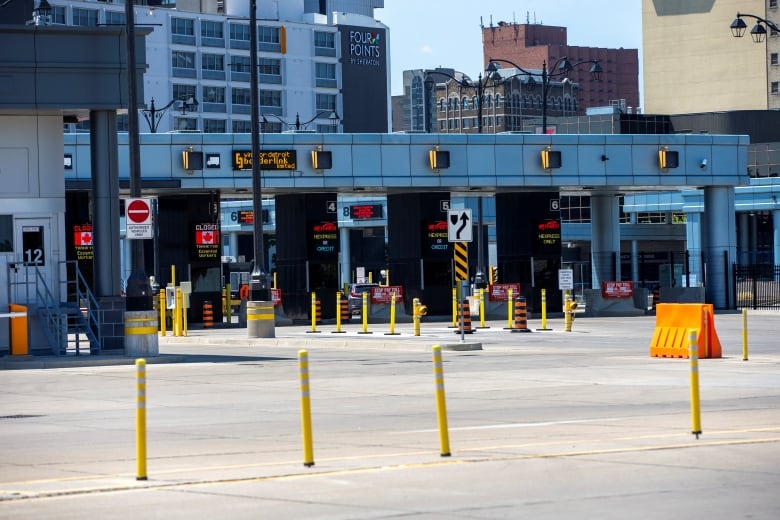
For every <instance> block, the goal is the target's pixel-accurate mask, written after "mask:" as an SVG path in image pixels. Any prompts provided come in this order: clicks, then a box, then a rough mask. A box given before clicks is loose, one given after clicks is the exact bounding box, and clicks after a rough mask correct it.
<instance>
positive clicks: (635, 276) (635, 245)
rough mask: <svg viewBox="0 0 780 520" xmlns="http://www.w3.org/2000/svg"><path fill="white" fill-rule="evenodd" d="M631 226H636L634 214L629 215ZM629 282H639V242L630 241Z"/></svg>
mask: <svg viewBox="0 0 780 520" xmlns="http://www.w3.org/2000/svg"><path fill="white" fill-rule="evenodd" d="M629 218H630V219H631V223H632V224H636V213H631V214H630V215H629ZM631 281H632V282H634V284H636V283H637V282H639V241H638V240H632V241H631Z"/></svg>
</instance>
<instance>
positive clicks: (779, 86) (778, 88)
mask: <svg viewBox="0 0 780 520" xmlns="http://www.w3.org/2000/svg"><path fill="white" fill-rule="evenodd" d="M769 90H770V92H771V93H772V94H777V93H778V92H780V83H778V82H777V81H773V82H772V83H771V85H770V89H769Z"/></svg>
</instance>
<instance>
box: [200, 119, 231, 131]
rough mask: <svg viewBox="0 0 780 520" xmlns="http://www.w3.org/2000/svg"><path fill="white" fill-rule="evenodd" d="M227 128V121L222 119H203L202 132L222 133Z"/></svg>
mask: <svg viewBox="0 0 780 520" xmlns="http://www.w3.org/2000/svg"><path fill="white" fill-rule="evenodd" d="M226 128H227V121H225V120H224V119H204V120H203V133H206V134H224V133H225V129H226Z"/></svg>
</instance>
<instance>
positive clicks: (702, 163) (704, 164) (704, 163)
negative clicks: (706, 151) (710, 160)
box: [699, 159, 707, 170]
mask: <svg viewBox="0 0 780 520" xmlns="http://www.w3.org/2000/svg"><path fill="white" fill-rule="evenodd" d="M706 167H707V159H702V160H701V162H700V163H699V168H701V169H702V170H703V169H704V168H706Z"/></svg>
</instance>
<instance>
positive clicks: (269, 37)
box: [257, 27, 279, 44]
mask: <svg viewBox="0 0 780 520" xmlns="http://www.w3.org/2000/svg"><path fill="white" fill-rule="evenodd" d="M257 41H258V43H271V44H278V43H279V28H278V27H258V31H257Z"/></svg>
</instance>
